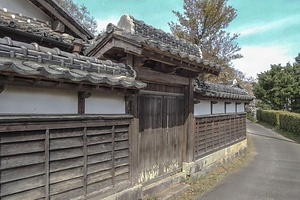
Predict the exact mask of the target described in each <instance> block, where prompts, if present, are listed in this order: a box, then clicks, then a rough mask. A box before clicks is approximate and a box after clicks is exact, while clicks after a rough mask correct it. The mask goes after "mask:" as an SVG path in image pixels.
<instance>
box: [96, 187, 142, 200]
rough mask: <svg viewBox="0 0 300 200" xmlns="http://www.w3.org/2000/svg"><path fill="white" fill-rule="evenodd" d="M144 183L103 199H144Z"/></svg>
mask: <svg viewBox="0 0 300 200" xmlns="http://www.w3.org/2000/svg"><path fill="white" fill-rule="evenodd" d="M141 195H142V185H136V186H134V187H132V188H129V189H127V190H123V191H121V192H118V193H116V194H114V195H111V196H109V197H106V198H103V199H102V200H139V199H142V196H141Z"/></svg>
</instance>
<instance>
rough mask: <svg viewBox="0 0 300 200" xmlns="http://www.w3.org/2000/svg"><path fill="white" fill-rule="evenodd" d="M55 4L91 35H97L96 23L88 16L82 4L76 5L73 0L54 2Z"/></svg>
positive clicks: (56, 0) (88, 13)
mask: <svg viewBox="0 0 300 200" xmlns="http://www.w3.org/2000/svg"><path fill="white" fill-rule="evenodd" d="M55 2H56V3H58V5H60V6H61V7H62V8H63V9H64V10H65V11H66V12H68V13H69V14H70V15H71V16H72V17H73V18H75V19H76V20H77V21H78V22H79V23H81V24H82V25H83V26H84V27H85V28H86V29H87V30H89V31H90V32H91V33H93V34H96V33H97V22H96V20H95V19H94V18H93V17H91V16H90V12H89V11H88V10H87V7H86V6H85V5H84V4H81V5H77V4H75V3H74V2H73V0H55Z"/></svg>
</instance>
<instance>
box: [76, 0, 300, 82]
mask: <svg viewBox="0 0 300 200" xmlns="http://www.w3.org/2000/svg"><path fill="white" fill-rule="evenodd" d="M74 2H75V3H77V4H83V3H84V4H85V5H86V6H87V7H88V10H89V11H90V13H91V15H92V16H93V17H94V18H95V19H96V20H97V22H98V27H99V28H100V29H103V28H105V27H106V25H107V24H108V23H110V22H111V23H115V24H116V23H117V22H118V20H119V18H120V17H121V16H122V15H123V14H125V13H126V14H130V15H132V16H134V17H135V18H136V19H139V20H143V21H145V22H146V23H147V24H150V25H152V26H155V27H157V28H160V29H163V30H164V31H166V32H169V31H170V29H169V26H168V22H170V21H176V17H175V15H174V14H173V13H172V10H176V11H182V5H183V0H88V1H87V0H74ZM228 3H229V4H230V5H232V6H233V7H234V8H236V9H237V18H236V19H235V20H234V21H233V22H232V23H231V24H230V26H229V27H228V31H230V32H232V33H240V34H241V35H240V37H239V39H238V42H239V45H240V46H241V47H242V50H241V52H240V53H241V54H242V55H243V56H244V58H242V59H238V60H235V61H234V62H233V64H234V67H235V68H237V69H239V70H240V71H242V72H244V73H245V74H246V75H247V76H253V77H256V74H257V73H260V72H263V71H266V70H268V69H269V68H270V64H279V63H282V64H283V65H285V64H286V63H287V62H290V63H293V62H294V58H295V57H296V56H297V54H298V53H300V44H299V41H300V12H299V10H300V0H289V1H286V0H264V1H262V0H229V1H228Z"/></svg>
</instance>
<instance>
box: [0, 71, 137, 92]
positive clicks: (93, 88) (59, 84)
mask: <svg viewBox="0 0 300 200" xmlns="http://www.w3.org/2000/svg"><path fill="white" fill-rule="evenodd" d="M10 77H11V76H5V75H4V76H0V85H16V86H27V87H36V88H49V89H61V90H75V91H76V90H77V91H86V92H101V93H102V92H103V93H111V92H112V90H113V91H114V92H115V93H120V94H124V95H130V94H133V93H134V91H133V90H130V89H129V88H127V89H124V88H122V86H120V88H117V87H114V88H112V86H105V85H100V84H97V85H91V84H89V83H84V82H83V83H82V82H80V83H73V82H68V81H66V80H48V79H40V82H38V83H37V82H36V78H33V77H17V76H14V77H13V80H11V78H10Z"/></svg>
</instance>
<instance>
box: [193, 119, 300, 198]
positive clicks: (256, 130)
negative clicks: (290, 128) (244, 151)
mask: <svg viewBox="0 0 300 200" xmlns="http://www.w3.org/2000/svg"><path fill="white" fill-rule="evenodd" d="M247 134H248V135H249V136H250V137H251V138H252V140H253V144H254V147H255V151H256V155H255V157H254V158H253V160H252V161H251V162H250V163H249V164H248V165H247V166H246V167H244V168H242V169H241V170H239V171H237V172H236V173H234V174H232V175H230V176H229V177H227V178H225V179H224V180H223V181H221V182H220V184H218V185H217V186H216V187H215V188H213V189H212V190H210V191H209V192H207V193H205V194H203V195H202V196H199V197H198V198H197V200H239V199H241V200H272V199H276V200H300V144H297V143H295V142H294V141H292V140H289V139H287V138H285V137H283V136H281V135H278V134H277V133H275V132H274V131H272V130H270V129H267V128H264V127H262V126H260V125H258V124H255V123H252V122H248V123H247Z"/></svg>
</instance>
